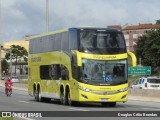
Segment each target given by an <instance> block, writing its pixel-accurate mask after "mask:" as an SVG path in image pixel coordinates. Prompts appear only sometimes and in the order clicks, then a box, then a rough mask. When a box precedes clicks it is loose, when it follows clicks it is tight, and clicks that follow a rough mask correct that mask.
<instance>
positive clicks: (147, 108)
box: [142, 108, 160, 111]
mask: <svg viewBox="0 0 160 120" xmlns="http://www.w3.org/2000/svg"><path fill="white" fill-rule="evenodd" d="M142 109H147V110H148V109H149V110H158V111H160V109H155V108H142Z"/></svg>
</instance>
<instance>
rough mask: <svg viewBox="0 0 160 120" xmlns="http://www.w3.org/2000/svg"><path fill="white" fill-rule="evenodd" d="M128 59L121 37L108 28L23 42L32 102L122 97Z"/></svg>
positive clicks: (107, 101)
mask: <svg viewBox="0 0 160 120" xmlns="http://www.w3.org/2000/svg"><path fill="white" fill-rule="evenodd" d="M128 56H131V58H132V65H133V66H135V65H136V57H135V55H134V54H133V53H131V52H127V50H126V43H125V39H124V36H123V33H122V32H121V31H120V30H117V29H109V28H89V27H88V28H87V27H82V28H69V29H65V30H60V31H55V32H49V33H46V34H41V35H37V36H32V37H31V38H30V40H29V59H28V61H29V63H28V64H29V77H28V78H29V80H28V92H29V95H31V96H34V98H35V99H36V100H37V101H43V100H51V99H56V100H59V101H60V102H61V103H62V104H69V105H74V104H75V103H76V102H98V103H101V104H102V105H103V106H106V105H107V106H108V105H109V106H115V105H116V102H126V101H127V98H128Z"/></svg>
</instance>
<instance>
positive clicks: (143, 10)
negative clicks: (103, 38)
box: [0, 0, 160, 43]
mask: <svg viewBox="0 0 160 120" xmlns="http://www.w3.org/2000/svg"><path fill="white" fill-rule="evenodd" d="M0 1H1V4H0V12H1V14H0V34H1V38H0V39H1V43H3V42H4V41H10V40H21V39H25V36H26V35H33V34H41V33H44V32H46V0H0ZM48 1H49V31H54V30H59V29H64V28H69V27H80V26H95V27H106V26H109V25H121V26H123V25H126V24H128V25H138V24H139V23H141V24H143V23H153V24H155V22H156V20H158V19H160V7H159V6H160V1H159V0H48Z"/></svg>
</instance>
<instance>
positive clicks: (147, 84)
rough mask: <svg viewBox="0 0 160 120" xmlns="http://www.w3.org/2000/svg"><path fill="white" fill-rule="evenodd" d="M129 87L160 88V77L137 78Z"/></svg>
mask: <svg viewBox="0 0 160 120" xmlns="http://www.w3.org/2000/svg"><path fill="white" fill-rule="evenodd" d="M131 88H139V89H160V78H156V77H147V78H140V79H138V80H137V81H136V82H135V83H134V84H133V85H132V86H131Z"/></svg>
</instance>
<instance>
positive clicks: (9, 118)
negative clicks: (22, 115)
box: [0, 117, 15, 120]
mask: <svg viewBox="0 0 160 120" xmlns="http://www.w3.org/2000/svg"><path fill="white" fill-rule="evenodd" d="M0 120H15V119H14V118H13V117H0Z"/></svg>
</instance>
